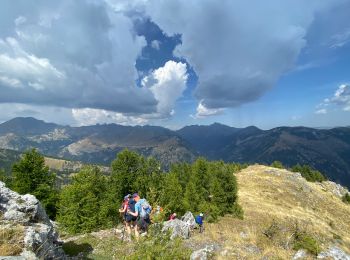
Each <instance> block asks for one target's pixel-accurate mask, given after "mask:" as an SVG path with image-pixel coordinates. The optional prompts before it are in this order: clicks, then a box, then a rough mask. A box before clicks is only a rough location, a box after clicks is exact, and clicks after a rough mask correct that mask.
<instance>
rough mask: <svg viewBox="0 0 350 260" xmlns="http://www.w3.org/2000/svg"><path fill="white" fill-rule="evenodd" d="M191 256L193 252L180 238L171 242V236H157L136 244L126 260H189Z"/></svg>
mask: <svg viewBox="0 0 350 260" xmlns="http://www.w3.org/2000/svg"><path fill="white" fill-rule="evenodd" d="M190 255H191V250H190V249H188V248H186V247H184V246H183V245H182V240H181V239H180V238H176V239H174V240H171V239H170V236H169V234H157V235H155V236H152V238H151V239H148V240H141V241H140V242H138V243H136V245H135V247H134V251H133V252H132V253H131V254H128V255H127V256H126V257H125V259H169V260H172V259H189V258H190Z"/></svg>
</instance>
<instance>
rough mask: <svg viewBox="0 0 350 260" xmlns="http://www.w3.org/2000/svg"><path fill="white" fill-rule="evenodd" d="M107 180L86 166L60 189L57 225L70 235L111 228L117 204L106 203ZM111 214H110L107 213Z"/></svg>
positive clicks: (95, 170) (95, 169)
mask: <svg viewBox="0 0 350 260" xmlns="http://www.w3.org/2000/svg"><path fill="white" fill-rule="evenodd" d="M107 189H108V185H107V180H106V177H105V176H103V175H102V174H101V172H100V171H99V169H98V168H97V167H92V166H86V167H84V168H83V169H82V170H81V171H80V172H79V173H78V174H77V175H75V176H73V178H72V183H71V184H70V185H67V186H66V187H64V188H63V189H62V192H61V196H60V204H59V206H60V207H59V214H58V221H59V223H60V224H61V225H62V226H63V227H64V228H65V229H66V230H67V231H68V232H70V233H80V232H90V231H93V230H95V229H97V228H101V227H108V226H111V225H112V223H113V222H114V221H115V217H117V209H118V207H119V205H117V204H114V205H113V204H109V202H110V201H109V200H108V199H107V198H106V195H107ZM110 211H113V212H114V214H113V215H112V214H108V212H110Z"/></svg>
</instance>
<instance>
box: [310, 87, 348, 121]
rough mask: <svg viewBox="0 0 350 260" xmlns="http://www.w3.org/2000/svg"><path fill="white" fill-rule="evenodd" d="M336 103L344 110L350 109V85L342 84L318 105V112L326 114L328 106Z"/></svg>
mask: <svg viewBox="0 0 350 260" xmlns="http://www.w3.org/2000/svg"><path fill="white" fill-rule="evenodd" d="M330 105H336V106H338V107H340V108H341V109H342V110H344V111H350V85H349V84H341V85H340V86H339V87H338V89H337V90H336V91H335V92H334V94H333V96H331V97H329V98H326V99H324V100H323V102H322V103H320V104H319V105H318V106H317V109H318V110H317V111H316V112H315V113H316V114H326V113H327V109H326V108H327V107H328V106H330Z"/></svg>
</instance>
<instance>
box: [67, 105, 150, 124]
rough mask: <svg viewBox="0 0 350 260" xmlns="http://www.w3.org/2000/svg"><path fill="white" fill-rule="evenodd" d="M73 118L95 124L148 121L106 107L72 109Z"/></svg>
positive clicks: (79, 121)
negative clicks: (108, 109)
mask: <svg viewBox="0 0 350 260" xmlns="http://www.w3.org/2000/svg"><path fill="white" fill-rule="evenodd" d="M72 115H73V118H74V119H75V120H76V122H77V124H78V125H80V126H82V125H95V124H98V123H107V124H108V123H116V124H121V125H144V124H146V123H147V122H148V120H147V119H144V118H142V117H137V116H127V115H124V114H123V113H118V112H113V111H107V110H104V109H93V108H81V109H76V108H73V109H72Z"/></svg>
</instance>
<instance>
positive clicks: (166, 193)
mask: <svg viewBox="0 0 350 260" xmlns="http://www.w3.org/2000/svg"><path fill="white" fill-rule="evenodd" d="M182 192H183V191H182V188H181V185H180V183H179V181H178V179H177V177H176V175H175V174H174V173H168V174H167V175H166V177H165V179H164V186H163V190H162V193H161V200H160V203H161V205H162V206H163V207H164V208H166V209H167V210H169V211H171V212H177V213H184V208H183V205H182V198H183V193H182Z"/></svg>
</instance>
